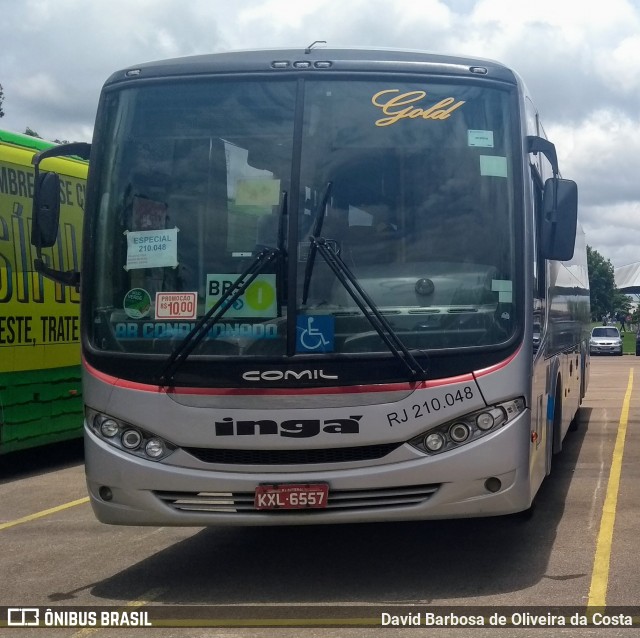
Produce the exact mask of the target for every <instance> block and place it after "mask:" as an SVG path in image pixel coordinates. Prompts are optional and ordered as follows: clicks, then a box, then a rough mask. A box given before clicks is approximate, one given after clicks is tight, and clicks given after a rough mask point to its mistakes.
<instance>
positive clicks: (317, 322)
mask: <svg viewBox="0 0 640 638" xmlns="http://www.w3.org/2000/svg"><path fill="white" fill-rule="evenodd" d="M334 337H335V319H334V318H333V317H331V316H329V315H298V317H297V319H296V352H333V348H334Z"/></svg>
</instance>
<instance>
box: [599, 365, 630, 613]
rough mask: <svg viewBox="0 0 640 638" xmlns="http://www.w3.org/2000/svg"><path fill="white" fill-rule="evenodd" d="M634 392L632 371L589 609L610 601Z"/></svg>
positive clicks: (614, 456) (606, 500) (602, 524)
mask: <svg viewBox="0 0 640 638" xmlns="http://www.w3.org/2000/svg"><path fill="white" fill-rule="evenodd" d="M632 390H633V368H631V369H630V370H629V383H628V384H627V392H626V394H625V395H624V401H623V402H622V413H621V414H620V423H619V424H618V435H617V436H616V444H615V447H614V448H613V458H612V460H611V470H610V472H609V482H608V484H607V494H606V496H605V499H604V505H603V507H602V518H601V519H600V531H599V532H598V540H597V544H596V555H595V559H594V561H593V571H592V572H591V587H590V588H589V602H588V605H589V607H604V606H605V605H606V601H607V586H608V584H609V564H610V561H611V546H612V544H613V528H614V525H615V521H616V508H617V506H618V492H619V491H620V474H621V472H622V456H623V454H624V442H625V438H626V436H627V423H628V421H629V404H630V403H631V391H632Z"/></svg>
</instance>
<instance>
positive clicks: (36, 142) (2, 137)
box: [0, 130, 55, 151]
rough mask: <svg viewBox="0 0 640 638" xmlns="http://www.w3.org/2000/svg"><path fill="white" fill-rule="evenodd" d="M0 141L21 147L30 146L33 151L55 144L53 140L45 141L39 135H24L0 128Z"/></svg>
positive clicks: (42, 149)
mask: <svg viewBox="0 0 640 638" xmlns="http://www.w3.org/2000/svg"><path fill="white" fill-rule="evenodd" d="M0 142H3V143H5V144H14V145H15V146H20V147H21V148H30V149H33V150H34V151H44V150H46V149H48V148H51V147H52V146H55V144H54V143H53V142H47V141H46V140H43V139H40V138H39V137H33V136H31V135H24V134H22V133H11V132H10V131H3V130H0Z"/></svg>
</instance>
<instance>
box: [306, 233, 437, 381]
mask: <svg viewBox="0 0 640 638" xmlns="http://www.w3.org/2000/svg"><path fill="white" fill-rule="evenodd" d="M309 239H310V241H311V245H312V246H313V247H314V249H315V251H317V252H319V253H320V255H321V257H322V258H323V259H324V260H325V261H326V262H327V264H328V265H329V267H330V268H331V270H333V272H334V274H335V276H336V277H337V279H338V281H339V282H340V283H341V284H342V286H343V287H344V289H345V290H346V291H347V293H349V296H350V297H351V298H352V299H353V301H354V302H355V303H356V305H357V306H358V308H360V310H361V311H362V314H363V315H364V316H365V318H366V319H367V320H368V321H369V323H370V324H371V326H372V327H373V329H374V330H375V331H376V332H377V333H378V335H379V336H380V338H381V339H382V341H384V343H385V344H386V346H387V347H388V348H389V350H390V351H391V354H393V356H394V357H396V359H398V361H400V362H401V363H402V364H403V365H404V366H405V368H407V370H408V372H409V374H410V376H411V378H412V379H416V378H418V377H420V378H422V379H424V378H425V377H426V374H427V373H426V371H425V370H424V368H423V367H422V366H421V365H420V363H419V362H418V361H417V360H416V359H415V357H414V356H413V355H412V354H411V352H410V350H409V349H408V348H407V347H406V346H405V345H404V343H403V342H402V340H401V339H400V337H398V335H397V334H396V332H395V331H394V329H393V328H392V327H391V325H390V324H389V322H388V321H387V320H386V318H385V317H384V316H383V315H382V313H381V312H380V310H378V308H377V306H376V304H375V302H374V301H373V300H372V299H371V297H370V296H369V295H368V294H367V293H366V292H365V290H364V289H363V288H362V286H361V285H360V283H359V282H358V280H357V279H356V277H355V275H354V274H353V273H352V272H351V270H349V267H348V266H347V265H346V264H345V263H344V261H343V260H342V259H341V258H340V256H339V255H338V254H337V252H335V249H334V248H333V247H332V246H331V245H330V244H329V243H328V242H327V240H326V239H325V238H324V237H318V236H311V237H310V238H309Z"/></svg>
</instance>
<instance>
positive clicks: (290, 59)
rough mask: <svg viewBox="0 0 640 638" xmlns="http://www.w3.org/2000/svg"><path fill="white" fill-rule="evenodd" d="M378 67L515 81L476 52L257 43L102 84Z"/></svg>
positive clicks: (143, 68) (140, 68)
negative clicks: (270, 46) (471, 54)
mask: <svg viewBox="0 0 640 638" xmlns="http://www.w3.org/2000/svg"><path fill="white" fill-rule="evenodd" d="M310 72H312V73H321V72H338V73H340V72H343V73H345V72H347V73H348V72H351V73H354V72H365V73H366V72H369V73H371V72H383V73H391V72H395V73H418V74H420V73H430V74H436V75H442V76H467V77H474V76H475V77H484V78H491V79H493V80H499V81H503V82H509V83H510V84H517V83H518V79H517V75H516V74H515V73H514V72H513V71H512V70H511V69H509V68H508V67H506V66H504V65H502V64H500V63H499V62H494V61H490V60H485V59H480V58H468V57H456V56H448V55H439V54H433V53H426V52H424V51H409V50H399V49H361V48H346V49H326V48H325V49H323V48H317V49H314V48H307V49H303V48H300V49H262V50H255V51H229V52H226V53H212V54H207V55H197V56H189V57H183V58H174V59H170V60H160V61H157V62H147V63H145V64H140V65H137V66H132V67H129V68H127V69H123V70H121V71H118V72H116V73H114V74H113V75H112V76H111V77H110V78H109V79H108V80H107V81H106V83H105V87H108V86H110V85H113V84H118V83H120V82H127V81H135V80H144V79H151V78H169V77H188V76H192V75H207V74H235V73H267V74H287V73H288V74H291V73H310Z"/></svg>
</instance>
